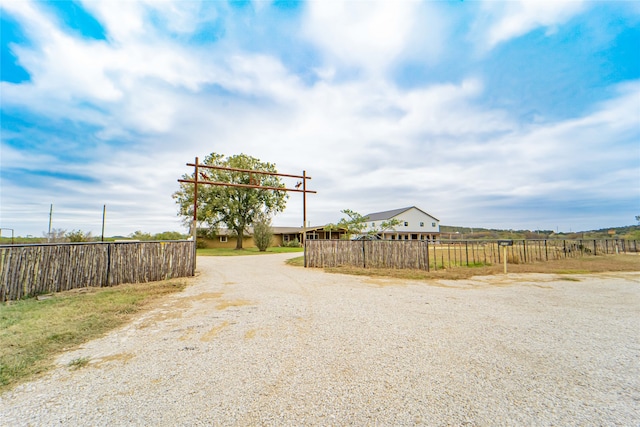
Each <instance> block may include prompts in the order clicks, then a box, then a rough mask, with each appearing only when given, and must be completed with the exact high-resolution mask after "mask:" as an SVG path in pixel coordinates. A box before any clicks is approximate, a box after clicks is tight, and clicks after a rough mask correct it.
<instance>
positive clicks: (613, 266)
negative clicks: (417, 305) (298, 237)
mask: <svg viewBox="0 0 640 427" xmlns="http://www.w3.org/2000/svg"><path fill="white" fill-rule="evenodd" d="M503 269H504V267H503V266H502V265H490V266H479V267H453V268H450V269H441V268H440V269H438V270H433V269H431V271H428V272H427V271H423V270H395V269H383V268H359V267H332V268H325V269H324V270H325V271H327V272H329V273H341V274H353V275H360V276H378V277H394V278H398V279H407V280H430V279H452V280H456V279H468V278H470V277H473V276H489V275H495V274H502V273H503V271H504V270H503ZM507 269H508V272H509V273H550V274H587V273H602V272H609V271H640V256H638V255H629V254H626V255H608V256H593V257H582V258H570V259H563V260H557V261H547V262H538V263H533V264H509V265H508V266H507Z"/></svg>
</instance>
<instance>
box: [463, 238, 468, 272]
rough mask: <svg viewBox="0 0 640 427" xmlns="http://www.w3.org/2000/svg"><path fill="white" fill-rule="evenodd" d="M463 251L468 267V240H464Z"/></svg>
mask: <svg viewBox="0 0 640 427" xmlns="http://www.w3.org/2000/svg"><path fill="white" fill-rule="evenodd" d="M464 253H465V258H466V259H467V267H469V241H468V240H465V241H464Z"/></svg>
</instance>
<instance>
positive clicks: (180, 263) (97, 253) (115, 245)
mask: <svg viewBox="0 0 640 427" xmlns="http://www.w3.org/2000/svg"><path fill="white" fill-rule="evenodd" d="M194 256H195V249H194V245H193V242H192V241H163V242H108V243H102V242H100V243H61V244H39V245H5V246H0V301H13V300H18V299H21V298H24V297H28V296H33V295H38V294H43V293H50V292H59V291H65V290H69V289H75V288H83V287H87V286H98V287H102V286H114V285H119V284H122V283H143V282H151V281H156V280H165V279H170V278H174V277H186V276H192V275H193V271H194V265H195V263H194V261H195V258H194Z"/></svg>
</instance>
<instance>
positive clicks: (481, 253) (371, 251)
mask: <svg viewBox="0 0 640 427" xmlns="http://www.w3.org/2000/svg"><path fill="white" fill-rule="evenodd" d="M506 248H507V262H508V263H511V264H526V263H533V262H542V261H551V260H557V259H564V258H576V257H583V256H592V255H610V254H618V253H637V252H640V247H639V246H638V241H636V240H623V239H591V240H548V239H547V240H513V245H512V246H507V247H506ZM503 257H504V253H503V249H502V247H500V246H499V245H498V241H497V240H479V241H478V240H441V241H438V242H426V241H419V240H364V241H361V240H307V241H306V242H305V265H306V266H307V267H337V266H342V265H349V266H356V267H365V268H376V267H377V268H414V269H420V270H431V269H436V270H437V269H439V268H452V267H457V266H477V265H492V264H501V263H503V261H504V260H503Z"/></svg>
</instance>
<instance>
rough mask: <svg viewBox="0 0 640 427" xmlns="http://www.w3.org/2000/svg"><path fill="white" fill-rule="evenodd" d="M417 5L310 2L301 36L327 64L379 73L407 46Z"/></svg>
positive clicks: (385, 1) (403, 2) (405, 3)
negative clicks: (311, 43) (321, 55)
mask: <svg viewBox="0 0 640 427" xmlns="http://www.w3.org/2000/svg"><path fill="white" fill-rule="evenodd" d="M419 6H420V4H419V3H418V2H412V1H402V2H392V1H388V0H380V1H367V2H359V1H352V2H350V1H339V2H334V1H331V2H326V1H312V2H310V3H309V5H308V13H307V16H306V19H305V22H304V24H303V28H304V33H305V35H306V36H307V37H308V38H309V40H311V41H312V42H313V43H315V44H316V45H317V46H319V47H320V48H321V49H322V50H323V51H324V53H325V55H326V56H327V57H328V59H329V62H333V61H338V62H339V63H341V64H343V65H344V66H347V67H349V66H355V67H362V68H364V69H366V70H367V71H368V72H370V73H378V72H380V71H384V69H385V68H387V67H388V66H389V65H390V64H391V63H392V62H393V61H394V59H396V57H397V56H398V55H399V54H401V53H402V51H403V49H404V48H405V46H406V45H407V42H408V40H409V39H410V37H411V34H412V30H413V29H414V27H415V26H416V25H417V22H416V21H415V17H416V12H417V10H418V9H419Z"/></svg>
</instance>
